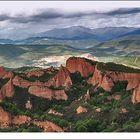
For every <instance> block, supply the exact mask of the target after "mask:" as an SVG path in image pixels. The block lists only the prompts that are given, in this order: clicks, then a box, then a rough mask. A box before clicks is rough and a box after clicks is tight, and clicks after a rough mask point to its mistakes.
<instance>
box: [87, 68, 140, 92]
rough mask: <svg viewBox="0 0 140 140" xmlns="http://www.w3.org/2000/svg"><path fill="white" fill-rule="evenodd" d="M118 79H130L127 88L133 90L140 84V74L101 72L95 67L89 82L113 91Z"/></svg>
mask: <svg viewBox="0 0 140 140" xmlns="http://www.w3.org/2000/svg"><path fill="white" fill-rule="evenodd" d="M117 81H128V85H127V88H126V89H127V90H131V89H134V88H136V87H137V86H138V85H139V83H140V74H139V73H137V74H135V73H124V72H113V71H105V72H101V71H100V70H98V69H97V68H95V71H94V74H93V77H92V79H90V80H89V83H91V84H93V85H97V86H98V87H102V88H103V89H104V90H106V91H111V89H112V87H113V86H114V85H115V83H116V82H117Z"/></svg>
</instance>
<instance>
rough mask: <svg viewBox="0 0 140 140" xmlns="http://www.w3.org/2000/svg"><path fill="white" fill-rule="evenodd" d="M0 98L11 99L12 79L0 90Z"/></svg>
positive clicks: (12, 92) (13, 91)
mask: <svg viewBox="0 0 140 140" xmlns="http://www.w3.org/2000/svg"><path fill="white" fill-rule="evenodd" d="M0 93H1V96H2V97H3V98H5V97H13V96H14V93H15V90H14V86H13V82H12V79H10V80H9V81H8V82H7V83H6V84H5V85H4V86H3V87H2V88H1V90H0Z"/></svg>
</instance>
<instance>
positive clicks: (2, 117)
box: [0, 107, 12, 128]
mask: <svg viewBox="0 0 140 140" xmlns="http://www.w3.org/2000/svg"><path fill="white" fill-rule="evenodd" d="M11 121H12V116H11V115H10V114H9V113H8V112H6V111H4V109H3V108H2V107H0V128H6V127H8V126H9V124H11Z"/></svg>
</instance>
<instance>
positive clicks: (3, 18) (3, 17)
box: [0, 14, 10, 21]
mask: <svg viewBox="0 0 140 140" xmlns="http://www.w3.org/2000/svg"><path fill="white" fill-rule="evenodd" d="M9 18H10V17H9V16H8V15H7V14H1V15H0V21H5V20H9Z"/></svg>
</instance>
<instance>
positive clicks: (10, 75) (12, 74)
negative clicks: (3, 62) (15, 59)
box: [2, 71, 14, 79]
mask: <svg viewBox="0 0 140 140" xmlns="http://www.w3.org/2000/svg"><path fill="white" fill-rule="evenodd" d="M13 77H14V73H13V72H11V71H8V72H7V73H6V74H5V75H4V76H3V77H2V78H3V79H7V78H10V79H12V78H13Z"/></svg>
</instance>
